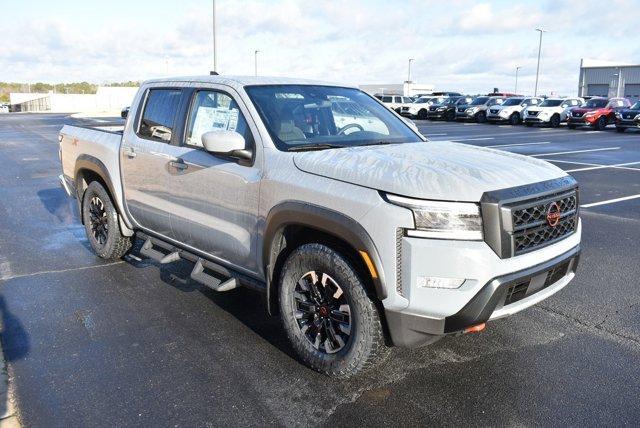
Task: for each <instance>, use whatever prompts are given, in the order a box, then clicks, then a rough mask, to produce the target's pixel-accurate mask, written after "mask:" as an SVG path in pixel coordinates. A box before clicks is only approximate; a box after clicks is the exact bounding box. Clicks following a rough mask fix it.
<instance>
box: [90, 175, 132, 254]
mask: <svg viewBox="0 0 640 428" xmlns="http://www.w3.org/2000/svg"><path fill="white" fill-rule="evenodd" d="M82 219H83V222H84V228H85V232H86V233H87V238H88V239H89V244H90V245H91V248H92V249H93V251H94V252H95V253H96V254H97V255H98V257H101V258H103V259H107V260H115V259H119V258H121V257H122V256H124V255H125V254H126V253H127V251H129V249H130V248H131V238H130V237H128V236H124V235H123V234H122V233H121V232H120V225H119V224H118V212H117V211H116V208H115V206H114V205H113V202H112V201H111V198H110V197H109V194H108V193H107V191H106V190H105V189H104V187H102V185H101V184H100V183H98V182H97V181H92V182H91V183H90V184H89V186H88V187H87V190H85V192H84V197H83V198H82Z"/></svg>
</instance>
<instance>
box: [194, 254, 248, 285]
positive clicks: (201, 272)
mask: <svg viewBox="0 0 640 428" xmlns="http://www.w3.org/2000/svg"><path fill="white" fill-rule="evenodd" d="M205 268H206V269H210V270H214V269H212V266H211V264H210V263H209V262H207V261H206V260H203V259H198V261H197V262H196V264H195V266H193V270H192V271H191V279H193V280H194V281H197V282H199V283H201V284H204V285H206V286H207V287H209V288H210V289H212V290H214V291H229V290H233V289H234V288H236V287H237V286H238V281H237V280H236V278H233V277H231V278H227V279H220V278H217V277H215V276H213V275H210V274H208V273H206V272H205Z"/></svg>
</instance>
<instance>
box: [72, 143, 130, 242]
mask: <svg viewBox="0 0 640 428" xmlns="http://www.w3.org/2000/svg"><path fill="white" fill-rule="evenodd" d="M92 181H98V182H99V183H100V184H101V185H102V186H103V187H104V189H105V190H106V192H107V194H108V195H109V197H110V198H111V200H112V201H113V205H114V206H115V207H116V210H117V211H118V223H119V224H120V229H121V231H122V233H123V235H125V236H131V235H133V230H132V229H131V227H130V226H129V225H128V224H127V222H126V219H125V218H124V217H123V215H122V206H121V205H120V201H119V200H118V198H117V197H116V192H115V188H114V187H113V180H112V179H111V175H110V174H109V170H108V169H107V167H106V166H105V164H104V163H103V162H102V161H101V160H100V159H98V158H96V157H94V156H91V155H86V154H82V155H80V156H78V159H77V160H76V165H75V171H74V182H75V185H76V198H77V200H78V209H79V212H80V221H81V222H82V223H83V224H84V219H83V218H82V201H83V198H84V193H85V191H86V190H87V187H89V184H90V183H91V182H92Z"/></svg>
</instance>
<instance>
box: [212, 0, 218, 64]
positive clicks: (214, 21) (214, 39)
mask: <svg viewBox="0 0 640 428" xmlns="http://www.w3.org/2000/svg"><path fill="white" fill-rule="evenodd" d="M212 1H213V73H212V74H218V73H217V71H218V56H217V55H216V54H217V50H218V40H217V38H216V0H212Z"/></svg>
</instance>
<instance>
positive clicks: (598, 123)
mask: <svg viewBox="0 0 640 428" xmlns="http://www.w3.org/2000/svg"><path fill="white" fill-rule="evenodd" d="M606 127H607V119H605V117H604V116H600V118H599V119H598V120H597V121H596V124H595V128H596V131H602V130H603V129H604V128H606Z"/></svg>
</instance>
